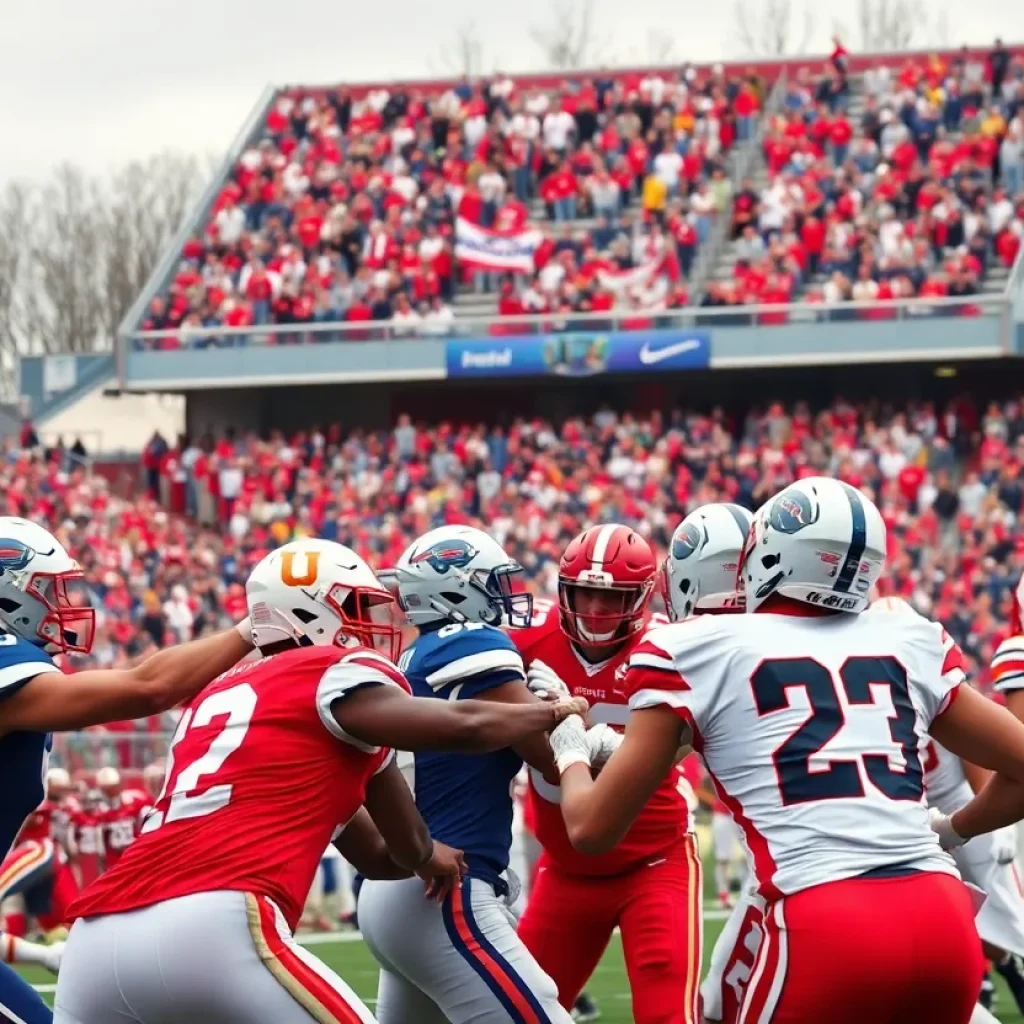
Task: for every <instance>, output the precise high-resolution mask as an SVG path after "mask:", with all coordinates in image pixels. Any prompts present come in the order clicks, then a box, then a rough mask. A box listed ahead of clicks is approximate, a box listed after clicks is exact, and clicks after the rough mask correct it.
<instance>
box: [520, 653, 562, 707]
mask: <svg viewBox="0 0 1024 1024" xmlns="http://www.w3.org/2000/svg"><path fill="white" fill-rule="evenodd" d="M526 685H527V687H528V688H529V690H530V692H531V693H534V694H536V695H537V696H538V697H540V698H541V699H545V698H552V697H571V696H572V694H571V693H570V692H569V687H568V686H566V685H565V683H563V682H562V679H561V677H560V676H559V674H558V673H557V672H556V671H555V670H554V669H553V668H549V667H548V666H547V665H545V664H544V662H543V661H534V662H532V663H531V664H530V668H529V670H528V671H527V673H526Z"/></svg>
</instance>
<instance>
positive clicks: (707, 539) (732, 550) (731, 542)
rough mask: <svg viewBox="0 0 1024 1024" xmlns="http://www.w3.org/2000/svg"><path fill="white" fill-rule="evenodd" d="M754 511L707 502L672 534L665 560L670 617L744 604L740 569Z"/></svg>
mask: <svg viewBox="0 0 1024 1024" xmlns="http://www.w3.org/2000/svg"><path fill="white" fill-rule="evenodd" d="M753 518H754V517H753V515H751V513H750V512H748V511H747V510H746V509H745V508H743V507H742V506H741V505H731V504H727V503H725V502H721V503H717V502H716V503H713V504H709V505H701V506H700V508H698V509H695V510H694V511H693V512H691V513H690V514H689V515H688V516H687V517H686V518H685V519H684V520H683V521H682V522H681V523H680V524H679V525H678V526H677V527H676V531H675V533H673V534H672V541H671V543H670V544H669V550H668V555H667V557H666V558H665V561H664V563H663V564H662V567H661V571H662V586H663V587H664V591H665V594H664V596H665V606H666V609H667V611H668V617H669V618H670V619H671V620H672V621H673V622H677V621H678V620H679V619H687V618H689V617H690V616H691V615H695V614H697V613H698V612H712V611H724V610H726V609H731V610H734V611H739V610H742V608H743V591H742V589H741V588H737V585H736V568H737V566H738V565H739V561H740V555H741V554H742V553H743V547H744V545H745V544H746V542H747V534H748V533H749V531H750V524H751V522H752V521H753Z"/></svg>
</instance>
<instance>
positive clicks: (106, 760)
mask: <svg viewBox="0 0 1024 1024" xmlns="http://www.w3.org/2000/svg"><path fill="white" fill-rule="evenodd" d="M172 736H173V733H171V732H168V731H160V732H147V731H145V728H144V726H143V724H142V723H135V727H134V728H132V729H131V731H124V732H122V731H120V730H118V731H113V730H107V729H104V728H97V729H89V730H87V731H85V732H67V733H56V734H54V737H53V751H52V754H51V764H52V765H53V766H54V767H59V768H66V769H67V770H68V771H69V772H72V773H75V772H94V771H96V770H97V769H98V768H106V767H108V766H109V767H113V768H117V769H118V770H119V771H122V772H124V771H142V769H143V768H145V767H146V766H147V765H150V764H152V763H153V762H154V761H159V760H160V759H161V758H163V757H165V756H166V754H167V748H168V747H169V746H170V743H171V737H172Z"/></svg>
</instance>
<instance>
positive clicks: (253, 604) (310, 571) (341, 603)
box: [245, 538, 401, 661]
mask: <svg viewBox="0 0 1024 1024" xmlns="http://www.w3.org/2000/svg"><path fill="white" fill-rule="evenodd" d="M245 598H246V603H247V604H248V606H249V617H250V619H251V621H252V640H253V643H254V644H255V645H256V646H257V647H259V648H265V647H269V646H270V645H271V644H275V643H280V642H281V641H282V640H294V641H295V642H297V643H299V644H301V645H303V646H305V645H308V644H314V645H316V646H317V647H329V646H331V645H332V644H333V645H336V646H338V647H350V646H354V645H356V644H361V645H363V646H366V647H373V648H375V649H377V650H378V651H380V652H381V653H382V654H384V655H386V656H387V657H388V658H390V659H391V660H392V661H394V659H395V658H397V657H398V650H399V646H400V644H401V631H400V629H399V626H398V624H397V622H396V619H395V614H394V609H395V600H394V598H393V597H392V596H391V595H390V594H389V593H388V592H387V590H385V589H384V587H383V586H381V584H380V583H379V582H378V580H377V578H376V576H374V575H373V572H372V571H371V569H370V567H369V566H368V565H367V564H366V562H364V561H363V560H362V559H361V558H360V557H359V556H358V555H357V554H356V553H355V552H354V551H353V550H352V549H351V548H347V547H345V546H344V545H343V544H335V543H334V542H333V541H327V540H317V539H314V538H307V539H305V540H296V541H292V542H291V543H290V544H285V545H284V546H283V547H280V548H278V549H277V550H276V551H272V552H271V553H270V554H269V555H267V556H266V558H264V559H263V560H262V561H261V562H260V563H259V564H258V565H257V566H256V567H255V568H254V569H253V571H252V574H251V575H250V576H249V579H248V580H247V581H246V584H245Z"/></svg>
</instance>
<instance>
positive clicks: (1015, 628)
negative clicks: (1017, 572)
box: [1010, 576, 1024, 636]
mask: <svg viewBox="0 0 1024 1024" xmlns="http://www.w3.org/2000/svg"><path fill="white" fill-rule="evenodd" d="M1010 632H1011V633H1012V634H1013V636H1020V634H1021V633H1024V576H1021V578H1020V579H1019V580H1018V581H1017V586H1016V589H1015V590H1014V591H1013V607H1012V608H1011V609H1010Z"/></svg>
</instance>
